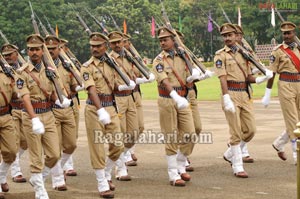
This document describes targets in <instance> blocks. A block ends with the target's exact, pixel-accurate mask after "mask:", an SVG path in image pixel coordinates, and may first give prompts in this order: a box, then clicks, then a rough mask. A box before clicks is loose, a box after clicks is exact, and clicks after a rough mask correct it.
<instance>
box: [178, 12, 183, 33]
mask: <svg viewBox="0 0 300 199" xmlns="http://www.w3.org/2000/svg"><path fill="white" fill-rule="evenodd" d="M178 29H179V31H180V32H182V22H181V16H180V15H179V17H178Z"/></svg>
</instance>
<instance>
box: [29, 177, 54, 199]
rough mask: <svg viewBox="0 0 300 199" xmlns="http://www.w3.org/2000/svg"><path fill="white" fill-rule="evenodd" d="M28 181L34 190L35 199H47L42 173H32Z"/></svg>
mask: <svg viewBox="0 0 300 199" xmlns="http://www.w3.org/2000/svg"><path fill="white" fill-rule="evenodd" d="M29 183H30V184H31V186H33V189H34V191H35V199H49V197H48V193H47V191H46V189H45V186H44V181H43V175H42V173H32V175H31V178H30V179H29Z"/></svg>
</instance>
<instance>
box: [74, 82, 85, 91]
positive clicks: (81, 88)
mask: <svg viewBox="0 0 300 199" xmlns="http://www.w3.org/2000/svg"><path fill="white" fill-rule="evenodd" d="M82 90H84V84H83V83H82V86H79V85H78V86H76V87H75V91H76V92H79V91H82Z"/></svg>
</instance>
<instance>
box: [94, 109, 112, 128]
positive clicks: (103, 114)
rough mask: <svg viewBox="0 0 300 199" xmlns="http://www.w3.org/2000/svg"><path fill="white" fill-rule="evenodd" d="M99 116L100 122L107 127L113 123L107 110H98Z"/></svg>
mask: <svg viewBox="0 0 300 199" xmlns="http://www.w3.org/2000/svg"><path fill="white" fill-rule="evenodd" d="M97 114H98V120H99V121H100V122H101V123H102V124H104V125H106V124H109V123H111V119H110V115H109V113H108V112H107V111H106V110H105V108H103V107H102V108H100V109H99V110H97Z"/></svg>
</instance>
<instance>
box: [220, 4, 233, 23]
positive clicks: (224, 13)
mask: <svg viewBox="0 0 300 199" xmlns="http://www.w3.org/2000/svg"><path fill="white" fill-rule="evenodd" d="M219 6H220V7H221V10H222V12H223V15H224V17H225V19H226V20H227V21H228V23H231V24H232V22H231V20H230V19H229V17H228V16H227V14H226V12H225V10H224V9H223V7H222V6H221V4H219Z"/></svg>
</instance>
